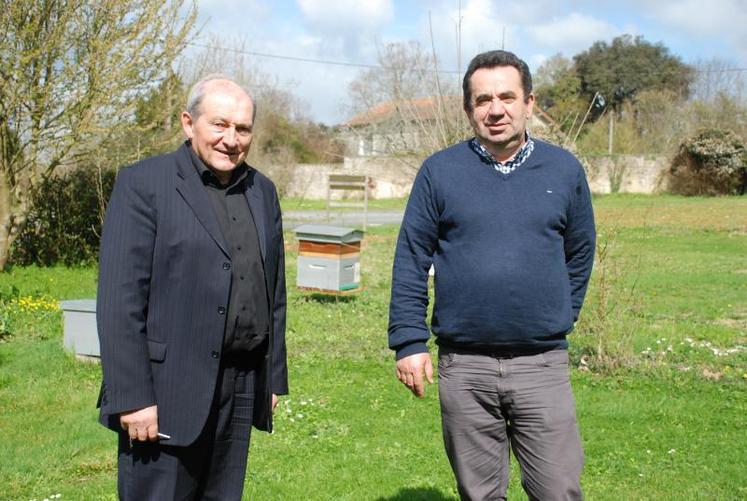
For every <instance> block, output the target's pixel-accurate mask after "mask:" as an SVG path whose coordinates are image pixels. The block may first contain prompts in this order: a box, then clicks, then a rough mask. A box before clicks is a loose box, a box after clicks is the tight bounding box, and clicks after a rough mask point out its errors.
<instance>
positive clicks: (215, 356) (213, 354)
mask: <svg viewBox="0 0 747 501" xmlns="http://www.w3.org/2000/svg"><path fill="white" fill-rule="evenodd" d="M210 356H211V357H213V358H218V357H219V356H220V353H218V352H217V351H214V352H212V353H211V354H210Z"/></svg>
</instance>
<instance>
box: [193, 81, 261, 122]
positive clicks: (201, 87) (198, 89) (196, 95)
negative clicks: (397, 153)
mask: <svg viewBox="0 0 747 501" xmlns="http://www.w3.org/2000/svg"><path fill="white" fill-rule="evenodd" d="M216 80H222V81H225V82H230V83H232V84H234V85H235V86H236V87H238V88H240V89H241V90H243V91H244V92H246V95H247V96H249V99H251V100H252V122H253V121H254V119H255V118H256V116H257V101H256V100H255V99H254V96H253V95H252V93H251V92H250V91H249V89H247V88H246V87H244V86H243V85H241V84H240V83H238V82H237V81H236V80H234V79H233V78H231V77H228V76H226V75H223V74H221V73H211V74H209V75H206V76H204V77H202V78H201V79H199V80H198V81H197V83H196V84H194V85H193V86H192V88H191V89H190V90H189V95H188V96H187V113H189V114H190V115H191V116H192V119H193V120H197V117H199V116H200V105H201V104H202V101H203V100H204V99H205V87H206V84H207V83H209V82H214V81H216Z"/></svg>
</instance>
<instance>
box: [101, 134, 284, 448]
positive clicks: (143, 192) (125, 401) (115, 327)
mask: <svg viewBox="0 0 747 501" xmlns="http://www.w3.org/2000/svg"><path fill="white" fill-rule="evenodd" d="M188 148H189V146H188V145H187V144H186V143H185V144H184V145H182V146H181V147H180V148H179V149H178V150H177V151H175V152H174V153H169V154H166V155H162V156H158V157H153V158H149V159H146V160H143V161H141V162H139V163H137V164H135V165H132V166H130V167H126V168H124V169H122V170H121V171H120V172H119V174H118V176H117V180H116V183H115V185H114V191H113V193H112V196H111V199H110V200H109V205H108V207H107V211H106V218H105V221H104V230H103V235H102V238H101V251H100V259H99V285H98V296H97V322H98V332H99V339H100V343H101V362H102V367H103V382H102V387H101V395H100V398H99V403H100V406H101V414H100V421H101V422H102V424H104V425H106V426H108V427H109V428H112V429H114V430H119V429H120V428H119V413H120V412H123V411H128V410H131V409H137V408H142V407H146V406H149V405H153V404H157V405H158V422H159V430H160V431H161V432H163V433H166V434H168V435H171V437H172V439H171V440H170V441H169V445H188V444H190V443H192V442H193V441H194V440H195V439H196V438H197V436H198V435H199V433H200V431H201V430H202V428H203V426H204V424H205V421H206V418H207V416H208V412H209V410H210V404H211V401H212V398H213V394H214V390H215V385H216V380H217V376H218V367H219V364H220V352H221V349H222V345H223V335H224V329H225V321H226V315H225V312H226V311H227V309H228V299H229V291H230V287H231V270H230V268H231V259H230V257H229V254H228V251H227V247H226V243H225V242H224V239H223V236H222V234H221V232H220V229H219V227H218V221H217V219H216V217H215V215H214V213H213V210H212V206H211V205H210V200H209V198H208V194H207V192H206V190H205V188H204V186H203V184H202V181H201V179H200V177H199V175H198V173H197V170H196V169H195V168H194V166H193V164H192V160H191V158H190V153H189V149H188ZM246 199H247V202H248V203H249V206H250V207H251V210H252V214H253V216H254V221H255V224H256V226H257V233H258V236H259V243H260V252H261V254H262V261H263V264H264V272H265V281H266V283H267V291H268V294H269V303H270V311H271V314H272V319H273V321H272V326H271V329H270V331H271V332H270V342H269V349H268V353H267V356H266V359H265V363H264V364H263V367H262V370H260V377H259V379H258V381H259V382H260V383H259V384H258V385H257V386H258V388H257V394H256V395H255V410H254V426H256V427H257V428H259V429H263V430H267V431H271V430H272V412H271V403H270V401H271V394H272V393H275V394H278V395H283V394H286V393H287V392H288V376H287V365H286V350H285V306H286V300H285V261H284V252H283V233H282V221H281V217H280V205H279V204H278V198H277V193H276V191H275V187H274V185H273V184H272V182H271V181H270V180H269V179H267V178H266V177H265V176H263V175H262V174H261V173H259V172H258V171H256V170H255V169H250V170H249V177H248V178H247V183H246Z"/></svg>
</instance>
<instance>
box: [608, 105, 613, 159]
mask: <svg viewBox="0 0 747 501" xmlns="http://www.w3.org/2000/svg"><path fill="white" fill-rule="evenodd" d="M614 117H615V113H614V112H610V127H609V128H610V137H609V140H608V147H607V152H608V153H609V154H610V155H612V137H613V136H614V134H615V133H614V130H615V118H614Z"/></svg>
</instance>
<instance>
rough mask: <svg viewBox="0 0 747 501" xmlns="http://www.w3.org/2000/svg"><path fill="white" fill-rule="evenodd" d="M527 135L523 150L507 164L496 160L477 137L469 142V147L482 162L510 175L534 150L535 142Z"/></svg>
mask: <svg viewBox="0 0 747 501" xmlns="http://www.w3.org/2000/svg"><path fill="white" fill-rule="evenodd" d="M525 134H526V135H525V138H526V141H524V144H523V145H522V147H521V149H520V150H519V151H518V152H517V153H516V155H514V157H513V158H512V159H511V160H509V161H507V162H505V163H502V162H499V161H498V160H496V159H495V158H494V157H493V155H491V154H490V152H489V151H488V150H487V149H485V147H484V146H483V145H482V144H480V141H478V140H477V138H476V137H473V138H472V139H470V140H469V147H470V148H472V151H474V152H475V153H476V154H477V156H479V157H480V160H482V161H483V162H485V163H486V164H488V165H492V166H493V167H494V168H495V170H497V171H498V172H500V173H501V174H510V173H511V172H513V171H514V170H516V168H517V167H518V166H520V165H521V164H523V163H524V162H525V161H526V159H527V158H529V155H531V154H532V151H533V150H534V141H533V140H532V138H531V137H529V133H528V132H527V133H525Z"/></svg>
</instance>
